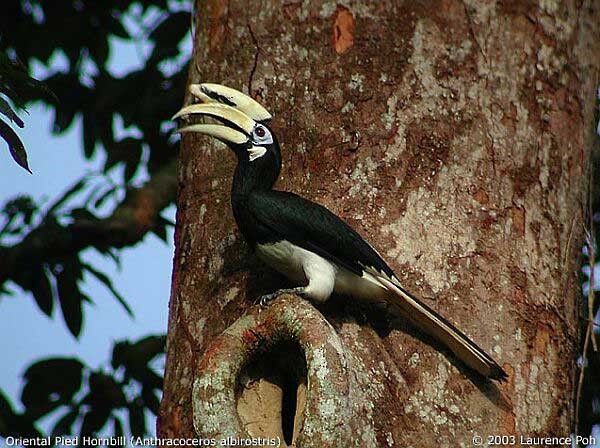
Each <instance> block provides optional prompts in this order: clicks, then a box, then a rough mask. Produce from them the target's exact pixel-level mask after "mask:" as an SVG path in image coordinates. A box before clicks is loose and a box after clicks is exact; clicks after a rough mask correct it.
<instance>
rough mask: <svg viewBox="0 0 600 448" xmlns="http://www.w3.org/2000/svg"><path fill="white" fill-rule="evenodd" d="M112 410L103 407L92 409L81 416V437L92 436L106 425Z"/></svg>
mask: <svg viewBox="0 0 600 448" xmlns="http://www.w3.org/2000/svg"><path fill="white" fill-rule="evenodd" d="M111 411H112V409H110V408H105V407H99V406H97V407H93V408H92V409H90V410H89V411H88V412H86V413H85V415H84V416H83V423H82V424H81V431H80V435H81V436H94V435H96V434H97V433H98V432H99V431H100V430H101V429H102V428H103V427H104V425H106V422H107V421H108V418H109V417H110V413H111Z"/></svg>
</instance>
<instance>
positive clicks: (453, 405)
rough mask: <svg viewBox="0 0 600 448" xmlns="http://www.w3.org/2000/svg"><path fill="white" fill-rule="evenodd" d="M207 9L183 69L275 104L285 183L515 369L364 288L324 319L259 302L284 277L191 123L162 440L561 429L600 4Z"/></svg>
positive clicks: (566, 427)
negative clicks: (477, 366) (487, 377)
mask: <svg viewBox="0 0 600 448" xmlns="http://www.w3.org/2000/svg"><path fill="white" fill-rule="evenodd" d="M342 3H343V5H344V6H342ZM563 3H564V4H563ZM197 9H198V12H197V15H196V19H197V22H196V23H197V30H196V36H195V41H194V42H195V47H194V58H193V64H192V66H191V68H190V82H218V83H221V84H225V85H228V86H231V87H235V88H238V89H240V90H242V89H243V90H244V91H246V92H249V93H250V94H251V95H252V96H254V97H255V98H257V99H258V100H259V101H260V102H261V103H262V104H263V105H265V106H266V107H267V108H268V109H269V110H270V111H271V112H272V113H273V115H274V120H273V122H272V127H273V129H274V131H275V133H276V134H277V136H278V138H279V142H280V143H281V146H282V152H283V171H282V177H281V179H280V180H279V182H278V184H277V186H276V187H277V188H278V189H281V190H288V191H294V192H296V193H298V194H300V195H302V196H305V197H307V198H309V199H311V200H314V201H316V202H319V203H321V204H323V205H325V206H327V207H328V208H329V209H330V210H331V211H333V212H334V213H336V214H337V215H339V216H340V217H342V218H343V219H345V220H346V221H347V222H348V223H349V224H350V225H352V226H353V227H354V228H355V229H356V230H357V231H358V232H359V233H361V234H362V235H363V236H364V237H365V239H367V240H368V241H369V242H371V243H372V244H373V246H374V247H375V248H376V249H377V250H378V251H379V252H380V253H381V254H382V256H383V257H384V258H385V259H386V260H387V261H388V262H389V264H390V265H391V266H392V268H393V269H394V270H395V271H396V273H397V275H398V276H399V278H400V280H401V281H402V282H403V284H404V285H405V286H406V287H407V289H409V290H410V291H412V292H413V293H414V294H416V295H418V296H420V297H422V298H423V299H424V300H425V301H426V302H427V303H428V304H429V305H430V306H431V307H433V308H435V309H436V310H438V311H439V312H440V313H441V314H442V315H444V316H445V317H447V318H448V319H449V320H450V321H451V322H453V323H455V324H456V325H457V326H458V327H459V328H461V329H462V330H463V331H464V332H465V333H466V334H468V335H469V336H470V337H472V339H473V340H474V341H476V343H477V344H479V345H480V346H481V347H483V348H484V349H485V350H486V351H488V352H489V353H490V354H491V355H492V356H493V357H494V358H495V359H496V360H497V361H498V362H499V363H500V365H501V366H502V367H503V368H504V369H505V370H506V371H507V373H508V375H509V378H508V381H507V382H506V383H503V384H497V383H491V382H486V381H483V380H482V379H481V378H478V377H477V376H475V375H474V374H473V373H472V372H470V371H469V370H468V369H467V368H466V367H465V366H464V365H463V364H461V363H460V362H459V361H458V360H456V359H455V358H454V357H453V356H452V355H451V354H450V352H448V351H447V350H445V349H443V347H441V346H439V345H438V344H437V343H435V342H434V341H432V340H431V339H429V338H427V337H425V336H423V335H422V334H421V333H419V332H418V330H415V329H414V328H412V327H409V326H408V325H406V324H403V323H402V322H398V321H396V320H395V319H393V318H392V316H389V315H387V314H386V313H385V312H384V311H382V310H379V309H374V308H373V307H372V306H369V305H366V304H362V303H360V302H358V301H352V300H348V299H346V298H343V297H334V298H332V300H330V301H329V302H328V303H326V304H325V305H323V306H319V307H318V309H315V308H314V306H313V305H311V304H308V303H306V302H304V301H302V300H300V299H299V298H297V297H289V296H288V297H283V298H281V299H278V300H277V301H276V302H275V303H274V304H272V305H270V307H269V308H268V309H267V310H263V311H262V312H259V311H258V310H256V307H255V306H254V303H255V301H256V299H257V298H258V297H259V296H260V295H261V294H262V293H265V292H270V291H272V290H274V289H275V288H277V287H283V286H287V285H288V283H287V282H286V280H285V279H283V278H282V277H280V276H278V275H276V274H274V273H273V272H271V271H269V270H268V269H267V268H265V267H263V266H262V265H261V264H260V262H259V261H258V260H257V259H256V258H255V257H254V256H253V255H252V254H251V253H250V251H249V249H248V246H247V245H246V243H245V242H244V241H243V240H242V238H241V235H240V234H239V232H238V231H237V229H236V226H235V223H234V220H233V216H232V213H231V208H230V201H229V195H230V185H231V179H232V176H233V170H234V166H235V160H234V156H233V154H232V153H231V151H229V150H228V149H226V148H224V147H223V146H222V145H221V144H219V143H214V142H213V141H210V140H208V139H205V138H200V137H196V136H189V137H186V138H185V139H184V141H183V145H182V153H181V165H180V173H179V179H180V195H179V202H178V205H179V208H178V214H177V231H176V253H175V265H174V272H173V289H172V296H171V304H170V319H169V336H168V353H167V369H166V377H165V385H164V398H163V402H162V409H161V415H160V420H159V434H160V435H161V436H163V437H183V436H189V437H193V436H195V437H215V438H221V437H227V436H233V437H242V436H248V435H249V436H254V437H258V436H272V437H277V436H278V437H280V438H282V439H286V440H287V442H288V443H290V441H291V439H292V438H293V439H294V442H295V445H296V446H298V447H299V446H303V447H307V446H315V447H325V446H332V447H333V446H340V447H353V446H355V447H392V446H413V447H431V446H452V447H454V446H472V445H473V443H472V441H473V437H474V436H481V437H483V438H484V441H487V436H489V435H505V436H517V440H518V437H520V436H521V435H523V436H552V435H556V436H561V437H564V436H566V435H568V434H569V432H570V431H571V430H572V428H573V421H572V420H573V415H574V406H573V395H574V387H575V371H576V364H575V360H576V358H577V349H578V330H577V329H578V312H577V310H578V307H577V300H578V298H579V294H580V293H579V291H580V289H579V285H578V279H577V272H578V260H577V258H578V254H579V253H580V248H581V236H582V228H583V223H584V210H585V207H586V199H585V198H586V185H587V166H588V159H589V150H590V148H591V142H592V138H593V130H594V126H593V106H594V83H595V82H596V74H597V69H598V66H599V65H600V63H599V59H598V57H597V55H598V51H599V49H600V48H599V46H600V45H599V42H600V36H599V35H598V30H599V29H600V15H599V12H598V5H597V4H594V2H593V1H584V2H574V1H571V2H555V1H549V0H541V1H540V4H539V5H538V4H537V2H533V1H514V0H511V1H509V0H507V1H486V2H480V1H475V0H468V1H462V2H461V1H453V0H441V1H405V2H400V1H365V0H363V1H347V2H346V1H345V2H340V3H338V4H336V3H335V2H324V1H313V2H265V1H260V2H246V1H242V0H230V1H218V0H207V1H205V2H198V4H197ZM187 100H188V101H189V100H190V98H189V96H188V98H187ZM244 316H245V317H244ZM226 329H228V330H227V332H226V334H224V335H221V333H222V332H223V331H224V330H226ZM194 424H195V428H194ZM282 442H283V440H282Z"/></svg>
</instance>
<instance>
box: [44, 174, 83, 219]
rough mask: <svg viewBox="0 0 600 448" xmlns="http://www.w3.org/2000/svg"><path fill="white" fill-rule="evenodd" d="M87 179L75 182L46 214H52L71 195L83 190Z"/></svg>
mask: <svg viewBox="0 0 600 448" xmlns="http://www.w3.org/2000/svg"><path fill="white" fill-rule="evenodd" d="M86 182H87V179H85V178H83V179H80V180H78V181H77V182H75V183H74V184H73V185H72V186H71V188H69V189H68V190H67V191H65V192H64V194H63V195H62V196H61V197H60V198H59V199H58V200H57V201H56V202H54V204H52V205H51V206H50V208H49V209H48V211H47V212H46V215H52V214H53V213H54V212H56V211H57V210H58V209H59V208H60V207H61V206H62V205H63V204H64V203H65V202H67V201H68V200H69V199H70V198H71V197H73V196H74V195H76V194H77V193H79V192H80V191H81V189H82V188H83V187H85V185H86Z"/></svg>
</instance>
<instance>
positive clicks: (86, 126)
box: [83, 113, 96, 159]
mask: <svg viewBox="0 0 600 448" xmlns="http://www.w3.org/2000/svg"><path fill="white" fill-rule="evenodd" d="M94 122H95V119H94V116H93V114H91V113H84V114H83V153H84V154H85V158H86V159H91V158H92V156H93V155H94V151H95V149H96V127H95V123H94Z"/></svg>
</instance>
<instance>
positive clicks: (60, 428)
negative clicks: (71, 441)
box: [51, 408, 79, 438]
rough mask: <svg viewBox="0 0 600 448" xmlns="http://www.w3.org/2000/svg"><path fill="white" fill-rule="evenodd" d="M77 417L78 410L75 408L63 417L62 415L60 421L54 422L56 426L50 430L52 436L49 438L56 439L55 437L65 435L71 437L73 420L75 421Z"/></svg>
mask: <svg viewBox="0 0 600 448" xmlns="http://www.w3.org/2000/svg"><path fill="white" fill-rule="evenodd" d="M78 416H79V409H78V408H75V409H73V410H71V411H69V412H67V413H66V414H65V415H63V416H62V417H61V418H60V420H59V421H58V422H56V424H55V425H54V428H52V435H51V437H52V438H54V437H57V436H65V435H72V434H73V423H75V420H76V419H77V417H78Z"/></svg>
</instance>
